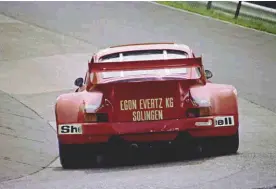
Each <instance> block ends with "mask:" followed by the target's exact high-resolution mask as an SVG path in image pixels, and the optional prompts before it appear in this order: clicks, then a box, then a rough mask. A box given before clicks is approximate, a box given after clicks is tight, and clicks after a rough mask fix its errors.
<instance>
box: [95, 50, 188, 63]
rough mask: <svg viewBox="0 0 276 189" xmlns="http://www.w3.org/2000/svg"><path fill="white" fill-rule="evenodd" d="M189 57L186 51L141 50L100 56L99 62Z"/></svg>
mask: <svg viewBox="0 0 276 189" xmlns="http://www.w3.org/2000/svg"><path fill="white" fill-rule="evenodd" d="M187 57H188V54H187V53H186V52H184V51H179V50H140V51H128V52H122V53H114V54H109V55H105V56H103V57H101V58H100V61H99V62H121V61H139V60H141V61H142V60H162V59H178V58H187Z"/></svg>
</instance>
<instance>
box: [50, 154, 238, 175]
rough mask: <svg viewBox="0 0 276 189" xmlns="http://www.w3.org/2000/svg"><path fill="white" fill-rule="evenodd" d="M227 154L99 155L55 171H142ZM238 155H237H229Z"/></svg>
mask: <svg viewBox="0 0 276 189" xmlns="http://www.w3.org/2000/svg"><path fill="white" fill-rule="evenodd" d="M225 155H226V154H223V153H220V152H210V151H208V152H202V151H201V152H199V151H184V150H183V151H181V152H180V151H175V150H171V149H169V150H168V149H166V150H162V151H149V150H137V151H131V152H119V151H118V152H115V151H112V152H111V153H108V154H103V155H99V156H97V157H96V161H95V159H92V158H91V159H90V158H89V156H87V157H86V159H85V160H82V161H81V162H78V164H77V167H74V168H71V169H63V168H62V167H59V168H53V170H54V171H71V170H76V169H77V170H91V171H92V170H93V172H95V171H96V172H98V171H99V172H102V171H112V170H118V171H120V170H125V169H128V168H131V169H141V168H143V167H144V168H146V167H149V166H150V167H153V166H156V167H160V166H162V167H164V166H172V165H176V164H183V163H184V164H189V165H191V164H194V165H195V164H201V163H202V162H204V161H206V160H209V159H213V158H216V157H220V156H225ZM230 155H238V153H237V154H229V155H228V156H230Z"/></svg>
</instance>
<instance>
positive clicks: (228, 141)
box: [221, 132, 239, 154]
mask: <svg viewBox="0 0 276 189" xmlns="http://www.w3.org/2000/svg"><path fill="white" fill-rule="evenodd" d="M222 143H223V145H224V148H223V149H222V150H221V151H222V153H224V154H235V153H237V151H238V149H239V132H237V133H236V134H235V135H233V136H229V137H227V138H225V139H224V141H222Z"/></svg>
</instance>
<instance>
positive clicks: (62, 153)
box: [59, 144, 79, 169]
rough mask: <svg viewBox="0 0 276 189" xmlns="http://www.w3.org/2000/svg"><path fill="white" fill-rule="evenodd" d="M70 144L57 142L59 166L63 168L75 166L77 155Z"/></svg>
mask: <svg viewBox="0 0 276 189" xmlns="http://www.w3.org/2000/svg"><path fill="white" fill-rule="evenodd" d="M77 155H79V154H77V153H76V150H75V148H74V147H73V146H72V145H65V144H59V157H60V163H61V166H62V167H63V168H64V169H71V168H77V167H78V166H77V165H78V162H79V161H78V156H77Z"/></svg>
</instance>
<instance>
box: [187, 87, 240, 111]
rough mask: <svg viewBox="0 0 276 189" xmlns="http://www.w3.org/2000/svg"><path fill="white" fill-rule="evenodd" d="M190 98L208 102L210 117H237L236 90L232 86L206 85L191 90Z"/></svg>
mask: <svg viewBox="0 0 276 189" xmlns="http://www.w3.org/2000/svg"><path fill="white" fill-rule="evenodd" d="M191 94H192V97H195V98H196V99H199V100H198V101H200V100H201V101H202V102H203V101H204V102H207V101H208V102H209V103H210V105H211V108H212V115H238V99H237V90H236V89H235V87H233V86H232V85H223V84H213V83H207V84H206V85H205V86H199V87H193V88H191Z"/></svg>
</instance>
